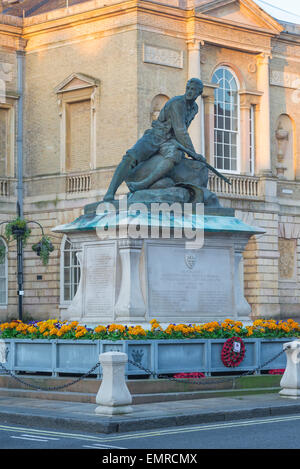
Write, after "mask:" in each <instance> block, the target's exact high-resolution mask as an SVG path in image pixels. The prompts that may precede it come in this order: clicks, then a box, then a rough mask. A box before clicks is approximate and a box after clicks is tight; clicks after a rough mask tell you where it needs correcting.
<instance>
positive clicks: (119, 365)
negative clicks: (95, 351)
mask: <svg viewBox="0 0 300 469" xmlns="http://www.w3.org/2000/svg"><path fill="white" fill-rule="evenodd" d="M99 360H100V363H101V366H102V372H103V377H102V382H101V386H100V388H99V391H98V393H97V396H96V403H97V404H99V406H98V407H97V408H96V409H95V412H96V414H106V415H114V414H128V413H130V412H132V407H131V406H130V404H131V403H132V396H131V394H130V392H129V390H128V387H127V385H126V382H125V366H126V363H127V361H128V357H127V355H126V353H121V352H106V353H102V354H101V355H99Z"/></svg>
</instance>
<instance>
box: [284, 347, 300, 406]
mask: <svg viewBox="0 0 300 469" xmlns="http://www.w3.org/2000/svg"><path fill="white" fill-rule="evenodd" d="M283 349H284V350H285V353H286V358H287V363H286V369H285V372H284V374H283V376H282V378H281V381H280V386H281V388H282V389H281V391H279V394H280V395H281V396H282V397H290V398H292V399H297V398H298V397H300V356H299V354H300V340H294V341H293V342H287V343H285V344H283Z"/></svg>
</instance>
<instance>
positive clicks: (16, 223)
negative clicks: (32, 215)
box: [5, 218, 31, 245]
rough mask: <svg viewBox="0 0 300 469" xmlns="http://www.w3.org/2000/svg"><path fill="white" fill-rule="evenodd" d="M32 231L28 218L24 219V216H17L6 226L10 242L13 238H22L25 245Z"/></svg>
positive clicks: (6, 233) (6, 234)
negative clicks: (28, 225)
mask: <svg viewBox="0 0 300 469" xmlns="http://www.w3.org/2000/svg"><path fill="white" fill-rule="evenodd" d="M30 233H31V230H30V229H29V228H28V227H27V222H26V220H23V219H22V218H16V219H15V220H12V221H10V222H9V223H7V225H6V227H5V236H6V238H7V241H8V242H9V241H10V240H11V238H13V239H15V240H18V239H22V241H23V243H24V245H25V244H26V242H27V239H28V238H29V236H30Z"/></svg>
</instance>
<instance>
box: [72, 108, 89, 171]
mask: <svg viewBox="0 0 300 469" xmlns="http://www.w3.org/2000/svg"><path fill="white" fill-rule="evenodd" d="M90 161H91V101H90V99H87V100H84V101H78V102H77V101H76V102H70V103H68V104H67V107H66V170H67V171H72V172H76V171H88V170H90Z"/></svg>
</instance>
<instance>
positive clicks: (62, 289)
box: [60, 235, 81, 306]
mask: <svg viewBox="0 0 300 469" xmlns="http://www.w3.org/2000/svg"><path fill="white" fill-rule="evenodd" d="M67 242H69V243H70V244H71V245H72V241H71V240H70V239H69V238H68V236H67V235H64V237H63V239H62V242H61V248H60V304H61V305H62V306H63V305H69V304H70V303H71V302H72V300H73V298H74V296H75V294H76V292H77V289H78V286H79V282H80V275H79V279H78V283H77V284H76V285H77V288H76V290H74V287H75V283H74V284H73V283H72V280H71V281H70V283H69V285H70V287H71V289H72V293H71V299H65V286H66V283H65V268H66V266H65V252H66V248H65V247H66V243H67ZM68 251H70V253H71V252H75V253H77V252H81V250H80V249H78V248H75V247H74V249H70V250H68ZM68 267H70V272H71V279H74V277H73V275H72V268H74V266H72V265H70V266H68ZM78 269H79V272H80V263H79V261H78ZM80 274H81V273H80Z"/></svg>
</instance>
